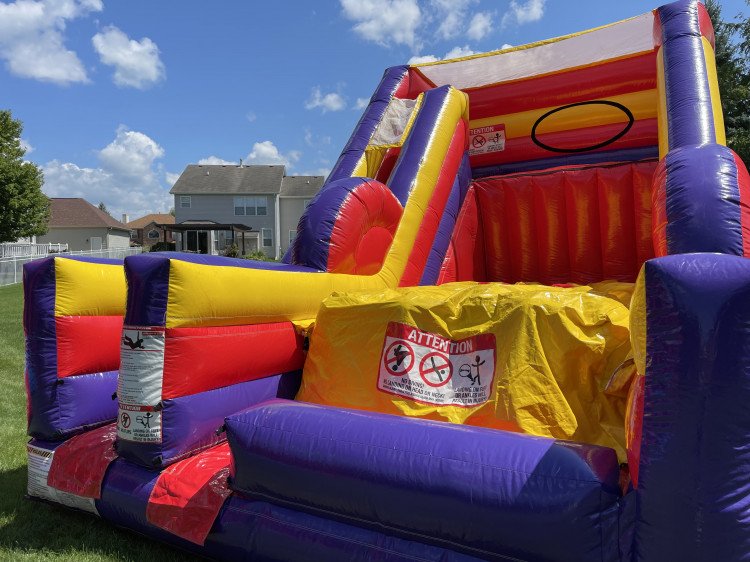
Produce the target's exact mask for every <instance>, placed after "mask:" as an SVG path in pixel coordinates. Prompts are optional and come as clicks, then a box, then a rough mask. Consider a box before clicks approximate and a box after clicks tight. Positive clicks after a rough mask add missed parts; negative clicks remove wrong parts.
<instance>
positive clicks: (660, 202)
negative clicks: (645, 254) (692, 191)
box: [651, 158, 669, 257]
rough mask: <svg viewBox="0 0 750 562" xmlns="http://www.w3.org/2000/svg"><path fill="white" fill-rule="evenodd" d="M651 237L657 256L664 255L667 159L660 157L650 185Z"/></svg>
mask: <svg viewBox="0 0 750 562" xmlns="http://www.w3.org/2000/svg"><path fill="white" fill-rule="evenodd" d="M651 209H652V213H653V214H652V217H651V237H652V239H653V240H654V253H655V254H656V256H657V257H662V256H666V255H667V254H668V253H669V251H668V250H667V160H666V159H665V158H662V159H661V160H660V161H659V163H658V164H657V166H656V171H655V172H654V179H653V183H652V187H651Z"/></svg>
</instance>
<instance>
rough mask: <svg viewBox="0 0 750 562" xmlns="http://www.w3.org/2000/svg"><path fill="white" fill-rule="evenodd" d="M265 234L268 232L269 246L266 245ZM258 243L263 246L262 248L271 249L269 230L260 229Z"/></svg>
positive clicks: (271, 237) (271, 233)
mask: <svg viewBox="0 0 750 562" xmlns="http://www.w3.org/2000/svg"><path fill="white" fill-rule="evenodd" d="M266 232H268V240H270V243H269V244H266ZM260 243H261V244H262V245H263V247H264V248H271V247H273V231H272V230H271V229H270V228H261V229H260Z"/></svg>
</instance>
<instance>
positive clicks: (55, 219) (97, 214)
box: [36, 197, 130, 251]
mask: <svg viewBox="0 0 750 562" xmlns="http://www.w3.org/2000/svg"><path fill="white" fill-rule="evenodd" d="M50 208H51V211H52V215H51V217H50V221H49V225H48V230H47V233H46V234H45V235H44V236H37V237H36V241H37V243H38V244H47V243H53V244H55V243H65V244H67V245H68V249H69V250H76V251H77V250H94V251H96V250H107V249H113V248H129V247H130V229H129V228H128V227H126V226H125V225H124V224H122V223H121V222H119V221H116V220H115V219H113V218H112V217H111V216H109V215H108V214H107V213H105V212H103V211H100V210H99V209H98V208H97V207H95V206H94V205H92V204H91V203H89V202H88V201H86V200H85V199H81V198H80V197H52V198H51V199H50Z"/></svg>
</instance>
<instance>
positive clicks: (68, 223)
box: [49, 197, 130, 230]
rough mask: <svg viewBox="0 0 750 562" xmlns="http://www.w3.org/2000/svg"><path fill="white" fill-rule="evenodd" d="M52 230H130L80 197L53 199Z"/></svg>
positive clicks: (50, 223) (51, 200) (50, 225)
mask: <svg viewBox="0 0 750 562" xmlns="http://www.w3.org/2000/svg"><path fill="white" fill-rule="evenodd" d="M50 202H51V205H50V207H51V210H52V216H51V217H50V220H49V227H50V228H55V227H57V228H64V227H77V228H116V229H118V230H130V229H129V228H128V227H126V226H125V225H124V224H122V223H121V222H120V221H118V220H115V219H113V218H112V217H110V216H109V215H108V214H107V213H105V212H104V211H100V210H99V209H98V208H97V207H95V206H94V205H92V204H91V203H89V202H88V201H86V200H85V199H82V198H80V197H52V198H51V199H50Z"/></svg>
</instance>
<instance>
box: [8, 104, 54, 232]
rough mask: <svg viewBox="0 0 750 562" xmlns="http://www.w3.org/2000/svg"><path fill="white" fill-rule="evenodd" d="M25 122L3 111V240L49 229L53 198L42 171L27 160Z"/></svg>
mask: <svg viewBox="0 0 750 562" xmlns="http://www.w3.org/2000/svg"><path fill="white" fill-rule="evenodd" d="M22 132H23V125H22V124H21V122H20V121H18V120H17V119H13V116H12V115H11V113H10V111H9V110H1V111H0V242H15V241H16V240H18V239H19V238H24V237H27V236H38V235H42V234H44V233H45V232H47V223H48V222H49V214H50V209H49V199H47V197H46V196H45V195H44V194H43V193H42V182H43V176H42V171H41V170H40V169H39V167H38V166H37V165H36V164H33V163H31V162H26V161H24V160H23V156H24V154H26V151H25V150H24V149H23V148H22V147H21V133H22Z"/></svg>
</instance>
